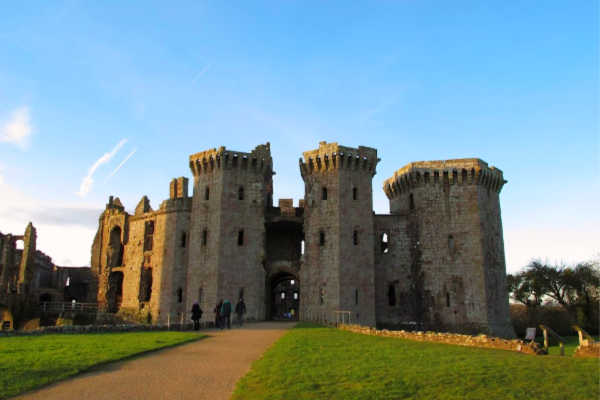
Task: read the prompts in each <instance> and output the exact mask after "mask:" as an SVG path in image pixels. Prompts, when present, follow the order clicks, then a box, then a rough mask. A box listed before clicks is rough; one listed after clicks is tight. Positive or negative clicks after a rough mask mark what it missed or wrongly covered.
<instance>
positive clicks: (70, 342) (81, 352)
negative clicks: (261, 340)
mask: <svg viewBox="0 0 600 400" xmlns="http://www.w3.org/2000/svg"><path fill="white" fill-rule="evenodd" d="M201 337H203V336H202V335H198V334H197V333H191V332H131V333H103V334H82V335H76V334H73V335H43V336H13V337H6V338H0V399H3V398H6V397H9V396H14V395H16V394H18V393H22V392H24V391H27V390H30V389H33V388H35V387H38V386H42V385H45V384H48V383H50V382H54V381H57V380H59V379H63V378H66V377H68V376H71V375H75V374H77V373H79V372H82V371H84V370H86V369H88V368H90V367H92V366H94V365H97V364H101V363H106V362H109V361H114V360H119V359H122V358H126V357H129V356H132V355H134V354H139V353H142V352H145V351H149V350H155V349H160V348H162V347H168V346H173V345H176V344H180V343H185V342H189V341H193V340H197V339H199V338H201Z"/></svg>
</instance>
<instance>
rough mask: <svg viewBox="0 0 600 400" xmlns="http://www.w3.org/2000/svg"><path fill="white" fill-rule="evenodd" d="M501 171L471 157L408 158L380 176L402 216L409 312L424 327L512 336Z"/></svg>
mask: <svg viewBox="0 0 600 400" xmlns="http://www.w3.org/2000/svg"><path fill="white" fill-rule="evenodd" d="M505 183H506V181H505V180H504V177H503V174H502V171H501V170H499V169H497V168H494V167H489V166H488V164H487V163H486V162H484V161H482V160H480V159H477V158H469V159H456V160H445V161H423V162H414V163H410V164H408V165H406V166H404V167H403V168H401V169H399V170H398V171H396V172H395V173H394V176H393V177H391V178H389V179H387V180H386V181H385V182H384V191H385V193H386V195H387V196H388V198H389V200H390V211H391V213H392V214H403V215H406V216H407V218H408V223H407V225H406V226H407V232H406V233H407V236H408V238H409V251H410V253H411V274H410V278H409V279H413V280H414V282H411V284H412V285H411V287H413V288H414V291H413V293H412V296H413V300H414V302H415V317H417V318H420V322H422V323H423V324H424V325H425V326H427V327H429V328H430V329H449V330H455V331H474V332H481V331H487V332H489V333H491V334H493V335H497V336H503V337H514V331H513V328H512V325H511V322H510V317H509V310H508V293H507V291H506V265H505V259H504V241H503V236H502V220H501V216H500V199H499V193H500V190H501V189H502V186H503V185H504V184H505Z"/></svg>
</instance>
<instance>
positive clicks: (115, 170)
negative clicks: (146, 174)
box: [104, 149, 137, 182]
mask: <svg viewBox="0 0 600 400" xmlns="http://www.w3.org/2000/svg"><path fill="white" fill-rule="evenodd" d="M136 151H137V149H133V151H132V152H131V153H129V154H128V155H127V157H125V158H124V159H123V161H121V163H120V164H119V165H118V166H117V168H115V169H114V170H113V172H111V173H110V175H108V176H107V177H106V179H105V180H104V182H108V180H109V179H110V178H112V177H113V176H114V175H115V174H116V173H117V172H118V171H119V170H120V169H121V167H122V166H123V165H125V163H126V162H127V160H129V159H130V158H131V156H132V155H134V154H135V152H136Z"/></svg>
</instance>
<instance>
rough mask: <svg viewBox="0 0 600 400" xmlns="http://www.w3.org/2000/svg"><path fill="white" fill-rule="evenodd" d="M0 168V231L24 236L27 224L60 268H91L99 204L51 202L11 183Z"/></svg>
mask: <svg viewBox="0 0 600 400" xmlns="http://www.w3.org/2000/svg"><path fill="white" fill-rule="evenodd" d="M3 178H4V176H3V174H2V169H1V166H0V193H2V196H0V231H1V232H2V233H13V234H16V235H22V234H23V232H24V231H25V227H26V226H27V223H28V222H30V221H31V222H32V223H33V225H34V226H35V228H36V230H37V249H38V250H40V251H43V252H44V253H46V254H48V255H49V256H50V257H52V259H53V261H54V262H55V263H56V264H58V265H68V264H70V265H78V266H79V265H81V266H83V265H89V262H90V251H91V246H92V241H93V239H94V234H95V232H96V229H97V227H98V217H99V216H100V213H101V212H102V207H101V205H98V204H85V205H82V204H66V203H48V202H47V201H42V200H38V199H36V198H34V197H32V196H29V195H27V194H26V193H23V192H21V191H20V190H18V189H17V188H16V187H14V186H13V185H11V184H9V182H8V181H9V179H10V176H6V177H5V179H3Z"/></svg>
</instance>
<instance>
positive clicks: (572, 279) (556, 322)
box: [507, 260, 600, 336]
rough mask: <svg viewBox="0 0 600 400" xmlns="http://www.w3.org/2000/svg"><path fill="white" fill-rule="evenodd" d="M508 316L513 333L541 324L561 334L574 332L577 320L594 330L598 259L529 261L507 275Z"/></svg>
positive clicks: (599, 274)
mask: <svg viewBox="0 0 600 400" xmlns="http://www.w3.org/2000/svg"><path fill="white" fill-rule="evenodd" d="M507 286H508V291H509V293H510V296H511V298H512V299H513V300H514V301H515V302H517V303H520V304H512V305H511V318H512V321H513V325H514V327H515V331H516V332H517V335H519V336H522V335H523V334H524V333H525V328H527V327H538V326H539V324H545V325H548V326H549V327H551V328H552V329H553V330H555V331H557V333H559V334H561V335H572V334H575V332H574V331H573V330H572V328H571V325H572V324H577V325H579V326H581V327H583V328H584V329H585V330H587V331H588V332H589V333H591V334H598V330H599V328H598V323H599V318H598V314H599V311H600V306H599V305H600V262H598V261H590V262H583V263H578V264H575V265H551V264H547V263H542V262H541V261H539V260H534V261H532V262H530V263H529V264H528V265H527V266H526V267H525V268H523V270H521V271H520V272H518V273H516V274H514V275H511V274H509V275H508V276H507Z"/></svg>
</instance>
